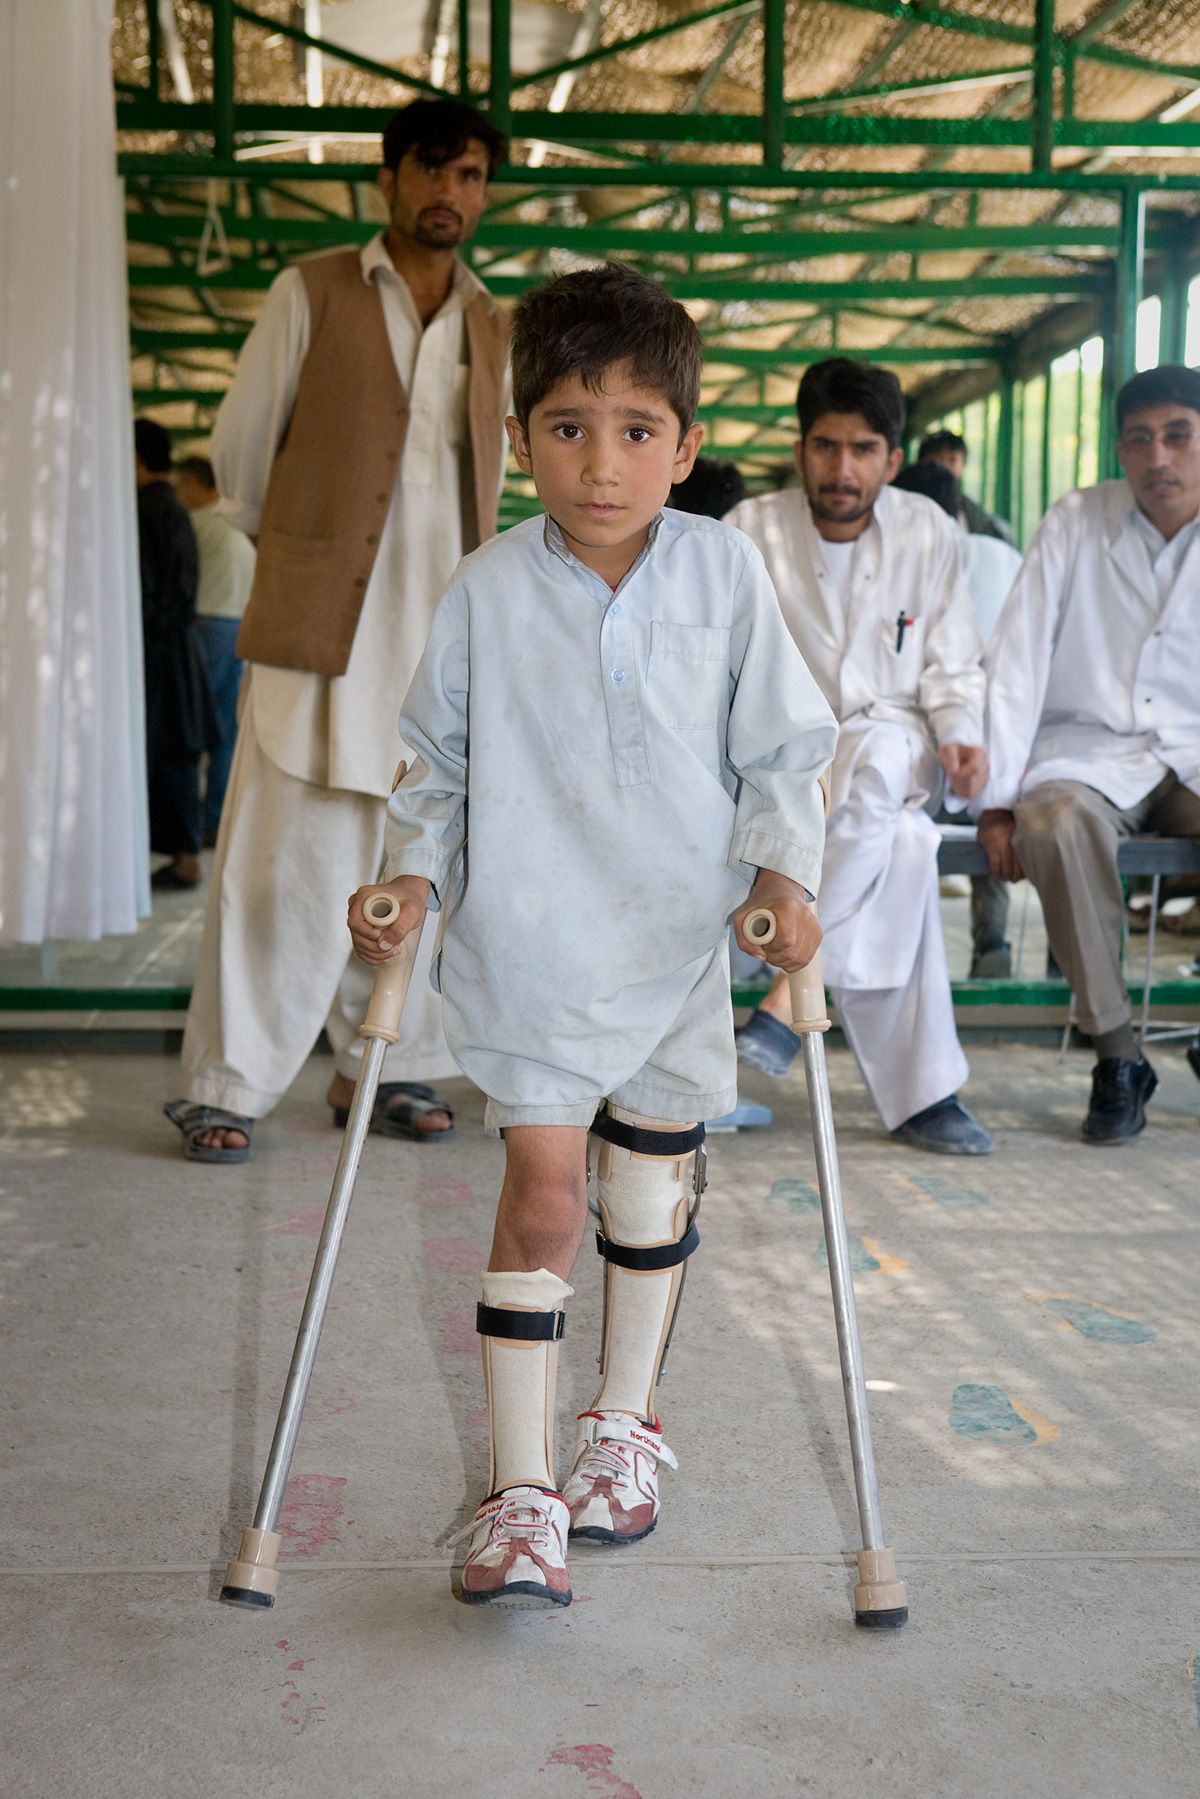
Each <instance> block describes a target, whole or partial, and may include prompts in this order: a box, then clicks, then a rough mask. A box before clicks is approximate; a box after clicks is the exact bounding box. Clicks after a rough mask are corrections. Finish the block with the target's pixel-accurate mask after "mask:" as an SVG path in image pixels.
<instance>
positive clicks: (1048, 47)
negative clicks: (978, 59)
mask: <svg viewBox="0 0 1200 1799" xmlns="http://www.w3.org/2000/svg"><path fill="white" fill-rule="evenodd" d="M1054 52H1055V37H1054V0H1034V14H1033V137H1032V140H1031V144H1030V154H1031V158H1032V166H1033V167H1034V168H1035V169H1039V170H1041V171H1043V172H1045V171H1046V170H1048V169H1049V168H1050V166H1051V164H1052V162H1053V160H1054V156H1053V152H1054V63H1055V54H1054Z"/></svg>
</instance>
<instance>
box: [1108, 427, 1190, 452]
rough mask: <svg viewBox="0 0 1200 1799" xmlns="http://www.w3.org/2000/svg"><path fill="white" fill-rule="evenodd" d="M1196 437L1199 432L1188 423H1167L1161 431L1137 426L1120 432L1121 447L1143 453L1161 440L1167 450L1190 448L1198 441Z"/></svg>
mask: <svg viewBox="0 0 1200 1799" xmlns="http://www.w3.org/2000/svg"><path fill="white" fill-rule="evenodd" d="M1198 437H1200V434H1198V433H1197V432H1195V431H1194V430H1193V429H1192V427H1191V426H1190V425H1185V424H1179V425H1167V426H1166V427H1165V428H1164V429H1163V430H1162V431H1146V430H1143V429H1140V428H1139V429H1138V430H1135V431H1123V432H1122V433H1121V448H1122V449H1123V450H1133V451H1135V452H1137V453H1139V454H1145V452H1146V451H1147V450H1149V449H1152V448H1153V446H1154V445H1155V444H1156V443H1159V442H1161V443H1162V444H1163V445H1164V446H1165V447H1166V448H1167V449H1168V450H1190V449H1191V447H1192V445H1193V444H1194V443H1196V442H1197V441H1198Z"/></svg>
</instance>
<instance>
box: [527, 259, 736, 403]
mask: <svg viewBox="0 0 1200 1799" xmlns="http://www.w3.org/2000/svg"><path fill="white" fill-rule="evenodd" d="M702 362H703V352H702V350H701V348H700V333H699V331H698V330H697V329H696V325H695V323H694V321H693V320H692V318H691V316H690V315H689V314H688V313H687V312H686V311H685V309H684V308H683V307H682V306H681V305H680V304H679V301H678V300H673V299H672V298H671V296H670V294H669V293H668V292H667V290H666V288H664V287H660V286H659V284H658V282H657V281H649V280H647V278H646V276H645V275H639V274H638V273H637V271H636V269H630V268H626V267H625V265H624V264H623V263H620V262H606V263H605V264H604V266H603V268H597V269H574V270H573V271H572V272H571V273H570V274H569V275H559V276H558V277H557V279H556V280H554V281H548V282H547V283H546V284H545V286H544V287H536V288H534V289H533V290H532V291H531V292H530V293H527V294H523V295H522V297H521V299H520V300H519V301H518V303H517V307H516V311H515V312H514V313H513V321H512V377H513V411H514V412H515V413H516V415H517V417H518V418H519V419H520V421H521V423H522V425H527V424H528V423H529V415H530V413H531V412H532V411H533V409H534V407H535V406H536V405H537V404H538V402H539V400H544V399H545V397H546V395H547V394H548V393H549V392H550V390H551V389H552V388H554V387H557V386H558V383H559V382H560V381H565V380H566V379H567V377H568V376H569V375H578V376H579V378H580V380H581V381H582V382H583V384H584V386H585V387H588V388H590V389H591V390H592V392H593V393H597V392H599V391H600V389H601V388H602V387H603V384H604V377H605V375H606V374H607V372H608V370H609V369H611V368H613V367H615V366H616V365H617V364H618V363H628V364H629V365H630V367H631V368H632V371H633V379H634V381H635V382H636V383H637V385H638V386H639V387H648V388H651V389H652V390H653V391H654V392H655V393H660V394H661V395H662V396H663V398H664V400H666V401H667V403H668V405H669V406H670V408H671V410H672V412H674V414H675V416H676V418H678V420H679V429H680V435H681V436H682V434H683V433H684V432H685V431H687V430H688V429H689V428H690V426H691V423H692V420H693V419H694V418H695V416H696V407H697V406H698V405H699V403H700V367H701V363H702Z"/></svg>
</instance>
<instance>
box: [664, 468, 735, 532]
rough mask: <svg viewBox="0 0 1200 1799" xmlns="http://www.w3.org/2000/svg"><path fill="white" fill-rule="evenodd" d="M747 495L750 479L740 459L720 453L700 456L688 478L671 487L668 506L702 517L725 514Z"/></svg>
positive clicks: (722, 516) (717, 516) (718, 516)
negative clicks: (744, 476) (744, 474)
mask: <svg viewBox="0 0 1200 1799" xmlns="http://www.w3.org/2000/svg"><path fill="white" fill-rule="evenodd" d="M745 497H746V483H745V482H744V481H743V480H742V471H741V469H740V468H739V467H738V466H737V463H736V462H726V461H725V460H724V459H723V458H722V457H719V456H697V458H696V460H695V462H694V463H693V464H692V472H691V474H690V475H689V476H688V477H687V479H686V480H685V481H677V482H676V483H675V485H674V487H673V488H672V489H671V494H670V498H669V499H668V501H667V504H668V506H674V507H675V508H676V509H677V510H678V511H679V512H694V513H697V514H698V515H699V516H700V517H701V518H724V517H725V514H726V513H727V512H730V511H732V510H733V508H734V507H735V506H736V505H738V504H739V503H740V502H741V501H742V500H744V499H745Z"/></svg>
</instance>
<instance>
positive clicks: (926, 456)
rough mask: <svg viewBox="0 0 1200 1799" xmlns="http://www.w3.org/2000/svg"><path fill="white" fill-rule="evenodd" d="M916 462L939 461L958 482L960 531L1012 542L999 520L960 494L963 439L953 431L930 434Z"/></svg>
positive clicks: (964, 456) (964, 469)
mask: <svg viewBox="0 0 1200 1799" xmlns="http://www.w3.org/2000/svg"><path fill="white" fill-rule="evenodd" d="M917 462H918V464H920V463H922V462H940V463H941V465H942V467H943V468H948V469H949V470H950V473H951V474H952V475H953V476H954V479H955V480H956V481H957V482H958V486H959V494H958V516H959V518H960V520H961V521H962V527H963V530H964V531H969V532H970V534H971V536H972V537H998V538H999V539H1000V541H1001V542H1002V543H1009V544H1011V543H1013V542H1015V539H1014V537H1013V534H1012V531H1011V530H1010V528H1009V527H1008V525H1006V524H1005V522H1004V520H1003V519H1002V518H998V517H997V516H996V514H995V513H994V512H988V511H986V510H985V509H984V507H982V506H981V505H980V504H979V502H978V501H977V500H973V499H972V498H971V496H970V495H969V494H965V493H963V491H962V478H963V476H964V475H965V474H966V472H967V440H966V438H965V437H960V436H959V435H958V432H957V431H931V432H930V433H929V436H928V437H923V438H922V439H921V447H920V449H919V450H918V451H917Z"/></svg>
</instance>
